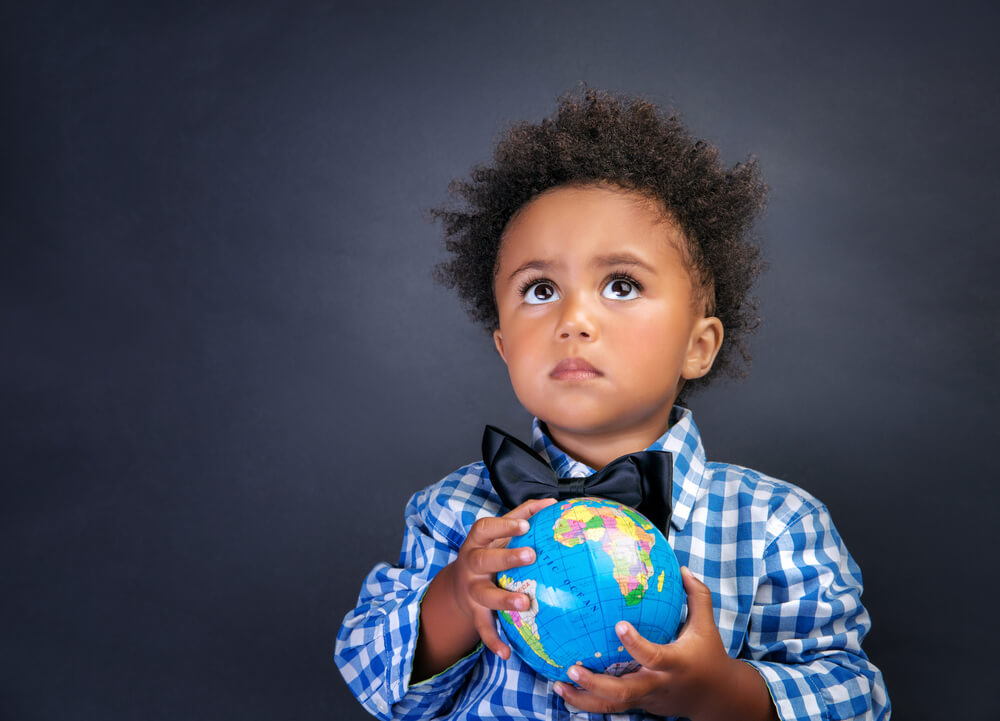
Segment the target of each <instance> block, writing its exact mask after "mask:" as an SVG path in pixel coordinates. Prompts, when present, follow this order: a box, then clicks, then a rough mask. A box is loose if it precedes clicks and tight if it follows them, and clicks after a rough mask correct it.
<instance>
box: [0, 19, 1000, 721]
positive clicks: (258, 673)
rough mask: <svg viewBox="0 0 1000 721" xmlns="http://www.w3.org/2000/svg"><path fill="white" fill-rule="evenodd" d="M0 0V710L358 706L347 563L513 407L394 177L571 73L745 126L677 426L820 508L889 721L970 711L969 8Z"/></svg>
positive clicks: (998, 62)
mask: <svg viewBox="0 0 1000 721" xmlns="http://www.w3.org/2000/svg"><path fill="white" fill-rule="evenodd" d="M6 5H7V7H6V8H5V9H4V10H2V13H0V38H2V41H0V58H2V77H3V84H2V88H3V91H2V92H3V112H2V113H0V147H2V164H0V173H2V194H0V243H2V245H0V253H2V255H0V294H2V297H3V303H2V315H0V328H2V341H0V348H2V359H3V361H2V394H3V395H2V408H3V413H2V418H3V420H2V428H0V438H2V449H3V450H2V454H0V464H2V465H0V479H2V497H0V563H2V565H0V579H2V592H0V648H2V653H0V718H2V719H5V720H7V719H10V720H16V721H34V720H43V719H44V720H56V719H59V720H63V719H101V720H102V721H118V720H125V719H144V720H146V721H153V720H156V719H240V720H241V721H247V720H249V719H278V718H290V719H330V718H335V719H363V718H367V716H366V714H365V713H364V712H363V710H362V709H361V708H360V706H358V705H357V704H356V702H355V701H354V700H353V697H352V696H351V695H350V693H349V691H348V690H347V687H346V685H345V684H344V682H343V681H342V680H341V678H340V675H339V673H338V671H337V669H336V667H335V665H334V663H333V644H334V637H335V634H336V631H337V628H338V627H339V624H340V621H341V619H342V617H343V615H344V614H345V613H346V612H347V611H348V610H349V609H350V608H351V607H352V606H353V604H354V600H355V598H356V595H357V592H358V590H359V587H360V583H361V580H362V578H363V576H364V574H365V573H366V572H367V571H368V570H369V569H370V567H371V566H372V565H374V564H375V563H376V562H378V561H380V560H389V561H392V560H395V557H396V554H397V553H398V549H399V543H400V540H401V537H402V509H403V505H404V503H405V502H406V500H407V498H408V497H409V495H410V494H411V493H412V492H413V491H415V490H416V489H418V488H420V487H422V486H424V485H426V484H428V483H430V482H433V481H434V480H437V479H438V478H440V477H441V476H443V475H444V474H446V473H447V472H449V471H450V470H452V469H454V468H455V467H457V466H459V465H461V464H463V463H465V462H468V461H472V460H475V459H477V458H478V457H479V451H478V447H479V439H480V435H481V430H482V426H483V424H484V423H486V422H492V423H495V424H497V425H500V426H501V427H505V428H509V429H511V430H514V431H518V432H519V433H521V434H522V435H526V434H527V432H528V419H527V417H526V415H525V413H524V411H522V410H521V409H520V408H519V407H518V405H517V403H516V400H515V399H514V396H513V394H512V392H511V391H510V388H509V385H508V383H507V380H506V377H505V374H504V369H503V366H502V364H501V362H500V361H499V359H498V358H497V357H496V356H495V353H494V351H493V348H492V343H491V342H490V340H489V338H488V337H487V336H485V335H484V334H483V333H482V332H481V331H479V330H478V329H477V328H476V327H474V326H473V325H472V324H471V323H470V322H469V321H467V320H466V319H465V317H464V315H463V312H462V310H461V308H460V307H459V304H458V303H457V302H456V300H455V299H454V298H452V297H451V296H450V295H449V294H448V293H447V292H445V291H444V290H442V289H440V288H438V287H436V286H435V285H434V284H433V281H432V279H431V277H430V268H431V267H432V266H433V264H434V263H435V262H437V261H439V260H440V259H441V258H442V250H441V233H440V228H438V227H436V226H435V225H433V224H432V223H430V222H428V220H427V214H426V210H427V208H429V207H431V206H434V205H436V204H439V203H440V202H442V201H443V200H444V199H445V198H446V186H447V184H448V182H449V180H451V179H452V178H455V177H460V176H463V175H465V174H466V173H467V172H468V171H469V169H470V168H471V167H472V166H473V165H474V164H475V163H478V162H484V161H486V160H488V159H489V155H490V152H491V147H492V144H493V142H494V141H495V139H496V137H497V136H498V134H499V133H500V132H501V130H502V129H503V128H504V127H506V126H507V125H509V124H510V123H511V122H514V121H517V120H521V119H531V120H539V119H541V118H542V117H544V116H545V115H546V114H548V113H550V112H551V111H552V110H553V108H554V105H555V99H556V97H557V96H559V95H560V94H562V93H564V92H567V91H571V90H574V89H575V88H578V87H579V84H580V83H581V82H585V83H587V84H589V85H590V86H592V87H597V88H607V89H610V90H613V91H620V92H626V93H631V94H639V95H643V96H646V97H648V98H650V99H652V100H654V101H655V102H657V103H659V104H661V105H662V106H664V107H668V108H673V109H676V110H677V111H679V112H680V113H681V114H682V115H683V117H684V118H685V120H686V121H687V123H688V124H689V126H690V127H691V128H692V129H693V130H694V131H695V132H696V133H698V134H699V135H701V136H702V137H705V138H707V139H708V140H710V141H711V142H713V143H716V144H717V145H718V146H719V147H720V148H721V150H722V153H723V156H724V158H725V159H726V161H727V162H729V163H735V162H738V161H740V160H742V159H743V158H744V157H745V156H746V155H747V154H748V153H753V154H754V155H756V156H757V157H758V158H759V161H760V164H761V167H762V169H763V172H764V174H765V177H766V180H767V182H768V183H769V185H770V187H771V195H770V204H769V209H768V213H767V215H766V217H765V218H764V219H763V221H762V223H761V224H760V226H759V233H760V235H761V237H762V239H763V242H764V247H765V252H766V256H767V259H768V261H769V263H770V271H769V273H768V274H767V275H766V276H765V277H764V278H763V279H762V280H761V282H760V284H759V286H758V289H757V294H758V295H759V297H760V299H761V309H762V315H763V318H764V325H763V326H762V328H761V331H760V333H759V334H758V336H757V337H756V339H755V341H754V344H753V350H754V365H753V370H752V374H751V376H750V378H749V379H748V380H747V381H746V382H744V383H742V384H731V383H730V384H722V385H720V386H718V387H716V388H714V389H712V390H710V391H708V392H706V393H704V394H703V395H701V396H695V397H694V398H693V399H692V406H693V408H694V409H695V413H696V417H697V419H698V423H699V425H700V426H701V429H702V432H703V434H704V436H705V439H706V445H707V448H708V453H709V456H710V458H713V459H716V460H725V461H733V462H739V463H742V464H745V465H749V466H751V467H755V468H758V469H760V470H762V471H764V472H767V473H769V474H771V475H775V476H778V477H782V478H785V479H788V480H791V481H793V482H795V483H797V484H799V485H801V486H803V487H804V488H806V489H808V490H810V491H811V492H813V493H814V494H816V495H817V496H819V497H820V498H821V499H823V500H824V501H825V502H826V503H827V504H828V505H829V507H830V509H831V511H832V513H833V516H834V519H835V520H836V522H837V525H838V527H839V528H840V530H841V533H842V534H843V536H844V538H845V539H846V541H847V543H848V546H849V548H850V549H851V551H852V553H853V554H854V555H855V557H856V558H857V560H858V561H859V563H860V564H861V566H862V568H863V569H864V572H865V579H866V591H865V602H866V604H867V606H868V608H869V610H870V611H871V614H872V616H873V619H874V630H873V632H872V634H871V636H870V637H869V639H868V641H867V642H866V649H867V651H868V652H869V655H870V656H871V657H872V658H873V660H874V661H875V662H876V663H877V664H878V665H879V666H880V667H881V668H882V669H883V670H884V672H885V678H886V680H887V683H888V688H889V692H890V696H891V698H892V700H893V703H894V707H895V711H896V715H897V717H898V718H905V719H930V718H942V717H943V718H965V719H973V718H982V719H985V718H996V717H997V713H998V711H1000V703H998V702H997V700H996V698H997V696H996V691H995V689H996V678H997V676H998V673H1000V665H998V662H997V657H996V646H997V640H998V638H1000V634H998V623H997V616H998V614H997V612H996V610H995V606H996V599H997V592H998V582H997V577H996V570H997V567H998V566H997V559H996V552H997V548H998V544H997V541H996V535H995V534H996V529H997V527H998V522H1000V514H998V512H997V504H998V500H1000V494H998V492H997V491H996V483H997V473H996V471H995V470H994V467H993V465H992V464H991V457H990V454H991V452H992V451H993V450H994V449H995V446H996V444H997V431H996V426H995V425H994V423H993V421H995V419H996V416H997V400H998V384H997V382H996V380H995V374H996V370H997V366H998V363H997V361H998V352H997V350H998V322H997V314H998V311H1000V294H998V284H997V281H996V274H997V269H998V257H1000V251H998V244H997V240H998V233H997V228H998V227H1000V211H998V206H1000V193H998V190H1000V181H998V170H997V169H998V162H1000V152H998V151H1000V141H998V137H1000V136H998V133H997V118H998V117H1000V100H998V98H1000V87H998V85H1000V83H998V81H997V77H998V75H997V72H996V69H997V67H1000V52H998V50H997V44H996V42H995V40H996V34H997V30H998V23H997V13H996V11H994V10H992V9H991V6H990V5H989V4H985V3H984V4H982V5H972V4H964V3H950V4H946V5H945V4H938V7H936V8H935V9H931V8H925V7H921V4H920V3H899V4H878V5H873V4H869V3H853V2H848V3H834V4H824V5H822V6H821V5H820V4H817V3H795V2H779V3H767V4H751V3H742V2H725V3H720V2H715V3H694V2H690V3H689V2H683V3H676V2H624V3H622V2H615V3H610V2H579V1H578V2H572V3H570V2H564V3H559V2H511V1H507V2H502V3H500V2H485V3H469V2H452V3H443V2H429V3H404V2H367V3H362V2H357V3H320V2H292V3H277V2H274V3H254V2H239V3H211V2H209V3H163V4H162V7H159V8H157V7H153V6H152V5H154V4H151V3H119V4H113V3H101V2H83V3H68V2H66V3H62V4H53V3H47V2H33V3H17V4H14V3H7V4H6Z"/></svg>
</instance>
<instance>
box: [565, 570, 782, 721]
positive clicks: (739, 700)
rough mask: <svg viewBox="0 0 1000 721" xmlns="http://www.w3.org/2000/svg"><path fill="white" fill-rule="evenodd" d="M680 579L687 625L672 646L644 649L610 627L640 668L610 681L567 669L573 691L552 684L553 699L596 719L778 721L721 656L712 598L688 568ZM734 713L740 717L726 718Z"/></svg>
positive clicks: (741, 666)
mask: <svg viewBox="0 0 1000 721" xmlns="http://www.w3.org/2000/svg"><path fill="white" fill-rule="evenodd" d="M681 574H682V576H683V578H684V590H685V591H687V597H688V619H687V622H686V623H685V624H684V628H683V629H682V630H681V633H680V635H679V636H678V637H677V640H675V641H674V642H673V643H669V644H666V645H660V644H655V643H651V642H650V641H647V640H646V639H645V638H643V637H642V636H640V635H639V633H638V632H637V631H636V630H635V628H634V627H633V626H632V625H631V624H629V623H626V622H624V621H620V622H619V623H618V624H617V625H616V626H615V630H616V631H617V632H618V637H619V638H620V639H621V641H622V644H623V645H624V646H625V648H626V649H627V650H628V652H629V653H630V654H631V655H632V658H634V659H635V660H636V661H638V662H639V663H641V664H642V668H640V669H639V670H638V671H636V672H635V673H630V674H626V675H625V676H622V677H618V678H616V677H614V676H609V675H606V674H595V673H592V672H590V671H588V670H587V669H585V668H584V667H582V666H574V667H573V668H572V669H570V671H569V676H570V678H572V679H573V680H574V681H575V682H576V684H577V685H578V686H579V687H580V688H574V687H573V686H572V685H570V684H564V683H557V684H556V685H555V691H556V693H558V694H559V695H560V696H562V697H563V699H565V701H566V702H567V703H569V704H572V705H573V706H576V707H577V708H580V709H582V710H584V711H593V712H598V713H616V712H622V711H626V710H628V709H642V710H643V711H646V712H649V713H653V714H657V715H660V716H684V717H687V718H691V719H696V720H698V721H700V720H701V719H714V718H772V717H773V718H777V716H776V715H773V714H774V706H773V704H772V703H771V699H770V695H769V693H768V691H767V686H766V685H765V684H764V681H763V679H762V678H761V677H760V675H759V674H758V673H757V671H756V670H754V669H753V668H752V667H750V666H748V665H747V664H745V663H743V662H742V661H737V660H735V659H732V658H730V657H729V655H728V654H727V653H726V650H725V648H724V647H723V645H722V639H721V638H720V636H719V631H718V629H717V628H716V626H715V618H714V616H713V615H712V592H711V591H709V589H708V587H707V586H706V585H705V584H703V583H702V582H701V581H699V580H698V579H696V578H695V577H694V576H693V575H692V574H691V571H689V570H688V569H687V568H684V569H682V571H681ZM747 672H749V674H748V673H747ZM754 677H756V678H754ZM761 691H762V692H763V695H761ZM746 694H749V695H746ZM733 708H738V709H740V711H738V712H737V713H736V714H735V715H733V714H732V709H733ZM761 714H763V715H761Z"/></svg>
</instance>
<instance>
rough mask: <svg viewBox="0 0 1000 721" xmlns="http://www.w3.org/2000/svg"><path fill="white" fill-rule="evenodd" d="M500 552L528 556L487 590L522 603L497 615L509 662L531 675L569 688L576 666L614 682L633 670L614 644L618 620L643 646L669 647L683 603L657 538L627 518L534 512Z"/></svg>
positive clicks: (564, 508)
mask: <svg viewBox="0 0 1000 721" xmlns="http://www.w3.org/2000/svg"><path fill="white" fill-rule="evenodd" d="M530 522H531V528H530V530H529V531H528V532H527V533H526V534H524V535H523V536H518V537H516V538H513V539H511V542H510V543H509V544H508V545H509V547H510V548H518V547H522V546H530V547H532V548H534V549H535V553H536V555H537V558H536V560H535V562H534V563H533V564H531V565H530V566H525V567H521V568H512V569H509V570H507V571H504V572H502V573H500V574H498V577H497V583H498V585H499V586H500V587H502V588H505V589H507V590H508V591H515V592H519V593H525V594H527V595H528V596H529V597H531V599H532V604H531V608H530V609H529V610H527V611H499V612H498V616H499V618H500V625H501V628H502V629H503V632H504V634H505V635H506V637H507V640H508V642H509V644H510V646H511V648H513V649H514V651H515V652H516V653H517V655H518V656H520V657H521V659H522V660H524V662H525V663H527V664H528V665H529V666H531V667H532V668H533V669H534V670H535V671H536V672H537V673H539V674H541V675H543V676H545V677H547V678H550V679H552V680H554V681H566V682H569V677H568V676H567V675H566V671H567V669H568V668H569V667H570V666H572V665H573V664H582V665H583V666H585V667H587V668H588V669H590V670H592V671H595V672H598V673H602V672H603V673H611V674H614V675H621V674H622V673H627V672H629V671H633V670H635V669H636V668H638V664H637V663H636V662H635V661H634V660H633V659H632V657H631V656H630V655H629V653H628V651H626V650H625V648H624V646H622V643H621V641H620V640H619V638H618V636H617V635H616V634H615V624H616V623H617V622H618V621H621V620H625V621H628V622H629V623H631V624H632V625H633V626H635V628H636V629H637V630H638V631H639V633H640V634H642V636H644V637H645V638H646V639H648V640H650V641H652V642H653V643H669V642H670V641H672V640H674V639H675V638H676V637H677V631H678V628H679V626H680V620H681V609H682V606H683V604H684V603H685V601H686V596H685V594H684V589H683V586H682V584H681V575H680V566H679V565H678V563H677V559H676V558H675V556H674V552H673V549H671V548H670V545H669V544H668V543H667V539H666V538H664V536H663V534H662V533H661V532H660V530H659V529H658V528H656V527H655V526H653V524H652V523H651V522H650V521H649V520H647V519H646V518H645V517H644V516H642V515H641V514H639V513H638V512H637V511H635V510H634V509H632V508H629V507H628V506H625V505H622V504H620V503H616V502H614V501H608V500H604V499H601V498H574V499H571V500H567V501H561V502H559V503H555V504H553V505H551V506H548V507H547V508H544V509H542V510H541V511H539V512H538V513H536V514H535V515H534V516H532V518H531V521H530Z"/></svg>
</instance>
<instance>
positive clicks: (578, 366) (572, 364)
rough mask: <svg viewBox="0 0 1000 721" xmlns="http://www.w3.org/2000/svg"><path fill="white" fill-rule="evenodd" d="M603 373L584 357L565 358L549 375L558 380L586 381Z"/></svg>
mask: <svg viewBox="0 0 1000 721" xmlns="http://www.w3.org/2000/svg"><path fill="white" fill-rule="evenodd" d="M602 375H604V374H603V373H601V372H600V371H599V370H597V369H596V368H594V366H592V365H591V364H590V363H588V362H587V361H585V360H584V359H583V358H564V359H563V360H561V361H559V363H558V364H557V365H556V367H555V368H553V369H552V372H551V373H549V377H550V378H553V379H555V380H557V381H585V380H590V379H591V378H597V377H599V376H602Z"/></svg>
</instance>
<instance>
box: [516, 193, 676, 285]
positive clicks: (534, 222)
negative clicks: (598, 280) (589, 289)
mask: <svg viewBox="0 0 1000 721" xmlns="http://www.w3.org/2000/svg"><path fill="white" fill-rule="evenodd" d="M685 248H686V244H685V242H684V239H683V235H682V233H681V231H680V229H679V228H678V227H677V225H676V223H675V222H674V221H673V219H672V218H671V217H670V216H669V214H668V213H667V211H666V210H665V209H664V208H663V207H662V206H661V205H659V204H658V203H656V202H654V201H653V200H651V199H649V198H647V197H645V196H643V195H640V194H639V193H636V192H633V191H628V190H623V189H620V188H614V187H608V186H587V187H560V188H556V189H553V190H549V191H547V192H545V193H543V194H541V195H539V196H538V197H536V198H534V199H533V200H531V201H530V202H529V203H527V204H525V205H524V206H523V207H522V208H521V209H519V210H518V212H517V213H516V214H515V215H514V217H513V218H511V220H510V222H509V223H508V224H507V227H506V228H505V229H504V232H503V236H502V238H501V245H500V253H499V257H498V259H497V261H498V262H497V267H498V270H499V267H500V266H501V265H505V264H508V263H509V262H510V261H512V260H513V259H514V256H517V257H518V259H519V260H523V258H524V256H531V255H540V256H566V255H587V254H588V252H591V253H601V254H608V253H611V252H621V251H625V250H630V251H632V252H643V253H646V254H650V255H656V256H660V257H659V260H661V261H662V260H664V259H665V257H666V256H669V257H671V258H672V257H673V256H676V255H677V253H683V252H684V250H685Z"/></svg>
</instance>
